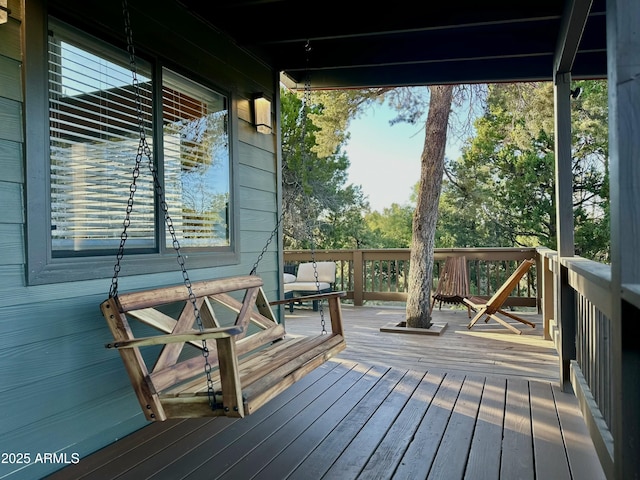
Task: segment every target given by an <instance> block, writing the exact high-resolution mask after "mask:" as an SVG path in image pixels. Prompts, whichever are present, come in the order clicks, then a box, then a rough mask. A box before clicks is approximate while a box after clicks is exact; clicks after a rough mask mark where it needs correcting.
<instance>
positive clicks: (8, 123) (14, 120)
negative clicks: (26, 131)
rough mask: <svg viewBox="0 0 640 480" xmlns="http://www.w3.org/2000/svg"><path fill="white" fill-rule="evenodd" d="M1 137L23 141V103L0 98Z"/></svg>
mask: <svg viewBox="0 0 640 480" xmlns="http://www.w3.org/2000/svg"><path fill="white" fill-rule="evenodd" d="M0 139H4V140H11V141H14V142H22V140H23V136H22V104H21V103H20V102H17V101H15V100H10V99H8V98H0Z"/></svg>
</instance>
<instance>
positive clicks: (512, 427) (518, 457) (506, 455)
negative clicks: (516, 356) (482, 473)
mask: <svg viewBox="0 0 640 480" xmlns="http://www.w3.org/2000/svg"><path fill="white" fill-rule="evenodd" d="M532 445H533V441H532V438H531V407H530V405H529V383H528V382H527V381H526V380H521V379H509V380H507V393H506V408H505V414H504V432H503V437H502V458H501V463H500V478H518V479H520V480H529V479H530V480H533V478H534V465H533V446H532Z"/></svg>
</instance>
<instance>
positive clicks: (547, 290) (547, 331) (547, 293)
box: [541, 255, 553, 340]
mask: <svg viewBox="0 0 640 480" xmlns="http://www.w3.org/2000/svg"><path fill="white" fill-rule="evenodd" d="M541 258H542V262H541V264H542V266H541V270H542V272H541V274H542V326H543V336H544V339H545V340H551V319H552V318H553V272H552V271H551V264H550V263H551V262H550V260H549V257H548V256H547V255H541Z"/></svg>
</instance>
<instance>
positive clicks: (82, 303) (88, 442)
mask: <svg viewBox="0 0 640 480" xmlns="http://www.w3.org/2000/svg"><path fill="white" fill-rule="evenodd" d="M31 2H33V4H37V3H38V0H29V3H30V5H29V8H31ZM48 3H49V4H50V5H51V6H52V8H55V6H56V5H57V4H58V3H60V2H56V1H49V2H48ZM62 3H64V4H65V5H67V6H68V9H69V11H76V12H78V15H79V16H82V15H85V16H86V17H87V18H90V16H91V15H94V13H93V10H91V11H87V10H86V9H93V8H95V4H94V3H93V2H85V3H86V4H87V5H86V6H83V5H82V2H73V1H72V2H62ZM62 3H60V4H62ZM69 3H71V5H69ZM106 3H107V4H109V3H112V4H113V2H106ZM130 3H132V4H133V3H135V2H133V1H131V2H130ZM115 5H116V7H115V11H116V12H119V11H120V7H119V2H115ZM168 5H169V6H168V8H169V11H168V13H167V15H172V16H173V17H174V22H173V24H172V27H173V29H172V31H171V32H166V31H165V32H163V31H162V30H161V29H160V28H159V27H158V25H159V23H158V22H156V21H155V20H158V21H160V22H161V21H162V20H163V19H151V18H147V22H148V24H149V25H153V29H155V33H154V35H155V37H154V39H155V40H157V41H152V40H150V41H151V42H152V44H153V45H154V48H156V49H158V52H159V53H162V52H161V50H162V49H163V48H167V49H168V50H169V51H168V54H171V53H172V52H173V51H175V49H176V48H177V47H176V45H171V46H168V45H165V44H164V43H163V42H167V41H168V39H173V40H172V41H175V38H176V35H177V34H178V35H179V32H180V31H183V32H186V33H194V32H195V33H194V34H196V35H197V34H198V29H200V30H202V32H201V33H199V34H200V35H203V36H204V35H206V34H210V35H211V37H212V39H213V40H212V42H211V45H212V46H211V50H210V51H207V52H203V51H201V52H199V53H198V55H199V56H200V57H199V58H198V59H197V62H200V64H201V66H203V70H207V64H209V63H211V65H213V67H212V68H211V70H212V71H214V74H213V75H214V77H215V78H214V81H215V82H217V83H218V84H219V85H220V86H221V88H227V89H228V90H230V91H231V92H232V95H233V98H234V102H233V104H234V105H233V107H234V108H233V109H232V116H233V117H234V118H232V119H231V121H232V122H234V124H235V131H236V134H237V141H236V142H235V148H236V149H237V152H236V154H237V164H236V165H235V171H234V186H235V188H236V189H237V191H236V197H235V198H236V200H237V203H236V205H235V206H234V213H235V221H236V222H238V229H237V232H238V238H237V239H236V240H237V242H238V251H239V258H240V262H239V263H238V264H234V265H229V266H225V267H218V268H206V269H198V268H196V266H190V268H189V274H190V277H191V279H192V280H193V281H197V280H203V279H208V278H220V277H225V276H232V275H245V274H248V273H249V271H250V270H251V268H252V266H253V264H254V262H255V260H256V258H257V256H258V254H259V253H260V251H261V250H262V247H263V246H264V244H265V242H266V240H267V238H268V236H269V234H270V232H271V230H272V229H273V226H274V222H275V221H276V219H277V217H278V214H277V205H278V200H277V196H278V188H277V182H278V180H279V175H278V173H277V170H278V168H277V165H278V163H279V162H278V160H277V148H276V135H275V134H274V135H261V134H258V133H257V132H255V129H254V128H253V127H252V126H251V124H250V120H251V116H250V104H249V99H250V98H251V95H252V94H253V93H254V92H257V91H261V92H266V93H267V94H269V95H270V96H271V98H274V99H275V98H276V92H275V88H276V81H275V79H276V76H275V75H274V73H273V72H270V71H266V69H265V68H264V67H262V66H261V65H258V64H256V63H255V62H254V61H253V60H252V59H250V58H248V57H247V56H246V55H245V54H244V53H242V52H241V51H236V50H233V48H235V47H231V46H230V45H228V44H226V43H224V42H223V41H222V40H220V39H215V38H214V37H215V34H213V33H212V32H207V31H205V30H203V29H204V26H203V25H201V24H200V23H194V22H195V20H194V19H193V18H192V17H188V18H187V17H185V14H184V12H181V13H179V14H178V13H176V12H173V11H171V8H176V6H175V5H176V3H175V2H170V3H168ZM9 8H11V10H12V14H11V18H10V19H9V23H8V24H6V25H0V205H1V206H2V215H0V331H1V332H2V334H1V336H0V453H2V454H6V455H7V456H6V457H5V459H6V460H7V461H8V462H6V463H0V478H5V477H6V478H10V479H12V480H13V479H34V478H40V477H42V476H44V475H46V474H48V473H50V472H53V471H55V470H58V469H60V468H63V467H64V466H65V464H64V461H65V459H66V460H67V461H74V459H75V458H79V460H80V462H82V458H83V457H85V456H86V455H88V454H89V453H91V452H94V451H95V450H97V449H99V448H101V447H104V446H105V445H108V444H110V443H112V442H114V441H116V440H117V439H119V438H121V437H123V436H125V435H127V434H129V433H131V432H133V431H135V430H136V429H139V428H141V427H143V426H145V425H147V422H146V421H145V420H144V418H143V416H142V414H141V413H140V411H139V406H138V403H137V400H136V398H135V396H134V395H133V393H132V389H131V387H130V383H129V380H128V377H127V374H126V372H125V369H124V367H123V365H122V361H121V360H120V356H119V354H118V353H117V352H114V351H111V350H107V349H105V348H104V343H106V342H107V341H109V340H110V333H109V331H108V329H107V327H106V325H105V322H104V320H103V318H102V316H101V314H100V311H99V304H100V303H101V302H102V301H103V300H104V299H105V298H106V296H107V294H108V290H109V286H110V282H111V279H110V278H103V279H97V280H89V281H83V282H66V283H51V284H47V285H36V286H28V285H27V282H26V275H25V273H26V272H25V269H26V268H27V258H26V253H25V252H26V251H27V248H26V245H27V243H26V242H27V241H28V239H27V238H26V235H25V231H26V229H25V225H26V218H25V217H26V211H27V209H26V202H27V201H28V197H27V192H29V193H31V192H30V190H29V187H30V186H29V184H28V179H27V178H26V174H25V162H26V155H27V152H26V151H25V150H26V149H25V132H24V128H23V125H25V118H23V115H24V113H23V112H24V103H25V100H24V93H23V89H22V83H23V80H22V79H23V75H24V71H23V70H22V69H23V68H24V67H23V66H24V64H25V63H27V62H25V58H26V57H28V55H29V52H22V43H21V38H22V35H23V33H24V32H22V29H23V28H25V26H26V25H32V24H33V23H35V24H38V22H31V23H30V22H28V21H23V3H22V2H21V1H19V0H10V1H9ZM83 9H85V10H84V12H83ZM161 10H162V8H160V6H159V5H154V8H153V12H149V11H147V12H146V13H145V15H155V12H157V11H161ZM135 11H136V12H137V13H136V15H140V10H139V9H138V10H135ZM30 12H31V10H27V14H30ZM95 15H96V18H100V19H102V21H103V22H108V21H110V17H109V15H111V13H105V14H104V15H103V14H102V13H95ZM138 20H139V18H138ZM182 20H184V22H185V23H181V21H182ZM119 25H120V23H118V25H117V28H119ZM149 28H151V27H149ZM147 34H149V31H145V30H144V29H142V31H141V32H139V33H138V34H137V36H136V38H137V39H138V40H139V41H140V43H142V40H141V39H143V38H144V36H145V35H147ZM158 39H162V40H158ZM223 47H224V48H223ZM215 48H220V50H215ZM172 49H173V50H172ZM174 53H175V52H174ZM192 53H193V52H192ZM176 58H178V59H180V58H181V57H180V56H177V57H176ZM185 58H186V59H185V62H187V61H189V60H190V59H189V55H185ZM220 65H224V67H225V68H222V67H221V66H220ZM215 72H219V76H215ZM200 73H201V72H200ZM27 125H28V122H27ZM30 160H32V159H30ZM41 193H42V192H41ZM125 193H126V192H123V195H124V194H125ZM277 246H278V242H277V241H274V242H273V243H272V244H271V246H270V248H269V251H268V253H267V254H266V255H265V257H264V260H263V261H262V262H261V264H260V271H259V273H260V274H261V276H262V277H263V278H264V279H265V282H266V292H267V295H269V296H273V297H276V296H277V295H278V288H279V287H278V272H279V263H280V255H279V253H278V251H277ZM42 248H45V246H44V245H43V246H42ZM187 262H188V260H187ZM187 265H188V263H187ZM188 266H189V265H188ZM181 281H182V275H181V273H180V272H179V271H178V267H177V265H176V271H171V272H166V273H155V274H149V275H139V276H127V275H126V271H124V269H123V276H122V277H121V281H120V290H121V291H127V290H133V289H141V288H149V287H155V286H161V285H168V284H175V283H181ZM46 453H56V454H57V455H58V456H57V457H55V461H53V462H44V463H43V462H36V460H37V459H38V458H39V457H38V454H46ZM12 454H15V455H14V456H9V455H12ZM22 454H28V457H29V463H26V458H27V457H26V456H24V455H22ZM62 454H66V458H65V457H64V456H63V455H62ZM73 454H76V455H77V457H73V456H72V455H73ZM21 455H22V456H21ZM19 458H21V459H22V460H23V463H16V461H17V460H18V459H19Z"/></svg>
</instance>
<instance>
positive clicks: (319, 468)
mask: <svg viewBox="0 0 640 480" xmlns="http://www.w3.org/2000/svg"><path fill="white" fill-rule="evenodd" d="M405 374H406V370H400V369H392V370H389V371H388V372H387V373H386V374H385V375H384V376H383V377H381V378H380V380H379V381H378V382H377V383H376V384H375V385H374V386H373V388H371V390H369V391H368V392H367V394H366V395H365V396H364V397H362V399H361V400H360V401H359V402H358V403H357V404H355V405H353V406H352V407H351V408H349V409H346V408H345V409H344V410H342V413H343V416H342V418H341V419H340V421H339V422H337V423H334V424H328V422H326V421H325V419H319V421H318V422H317V424H316V425H314V427H318V429H319V430H321V431H322V432H324V433H325V436H324V438H323V440H322V441H321V442H320V444H319V445H318V446H317V447H316V448H315V449H314V450H313V451H312V452H311V453H310V454H309V455H308V456H307V457H306V458H305V459H304V461H303V462H301V463H300V465H299V466H298V468H296V469H295V470H294V471H293V472H292V474H291V476H290V478H292V479H304V480H308V479H309V478H310V477H311V478H321V477H322V476H323V475H324V474H325V473H326V472H327V470H328V469H329V468H330V467H331V465H332V464H333V463H334V462H335V461H336V460H337V458H338V457H339V456H340V454H341V453H342V452H343V451H344V449H345V448H346V447H347V446H348V445H349V443H350V442H351V440H352V439H353V438H354V437H355V436H356V435H357V434H358V432H359V431H360V429H361V428H362V425H364V424H365V423H366V421H367V420H368V419H369V418H371V416H372V415H373V414H374V413H375V411H376V410H377V409H378V408H379V407H380V405H381V404H382V402H383V401H384V400H385V398H387V396H388V395H389V394H390V393H391V392H392V391H393V389H394V388H395V387H396V385H397V384H398V383H399V382H400V381H401V380H402V378H403V377H404V376H405ZM328 426H332V429H331V431H328V428H327V427H328ZM263 478H267V477H263Z"/></svg>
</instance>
